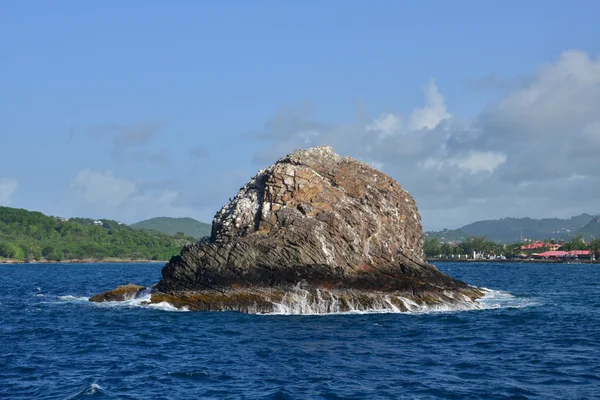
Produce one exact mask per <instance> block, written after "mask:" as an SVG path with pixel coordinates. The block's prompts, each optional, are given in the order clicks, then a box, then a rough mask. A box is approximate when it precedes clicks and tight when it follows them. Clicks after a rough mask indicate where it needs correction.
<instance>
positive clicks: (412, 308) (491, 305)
mask: <svg viewBox="0 0 600 400" xmlns="http://www.w3.org/2000/svg"><path fill="white" fill-rule="evenodd" d="M481 290H483V291H484V292H485V295H484V296H483V297H481V298H480V299H478V300H476V301H471V300H470V299H469V298H467V297H466V296H464V295H462V294H455V293H449V292H447V293H444V294H443V295H444V297H445V298H446V299H449V301H444V300H442V299H440V302H439V303H436V304H424V303H421V304H419V303H417V302H415V301H414V300H412V299H409V298H406V297H402V296H393V295H385V296H381V295H372V296H368V297H367V300H368V301H366V302H361V301H356V300H344V299H342V298H340V297H338V296H336V295H334V294H333V293H331V292H328V291H322V290H317V291H316V292H311V291H308V290H304V289H301V288H295V289H294V290H291V291H289V292H287V293H286V294H285V295H284V297H283V298H282V299H281V301H279V302H273V311H272V312H266V313H265V312H258V311H256V312H253V314H261V315H331V314H382V313H403V314H431V313H450V312H460V311H473V310H492V309H499V308H524V307H531V306H537V305H539V303H538V302H537V301H536V300H535V299H531V298H521V297H516V296H514V295H512V294H511V293H509V292H505V291H502V290H493V289H487V288H481ZM150 297H151V292H150V290H149V289H147V290H146V291H144V292H142V293H141V294H140V295H139V296H137V297H134V298H131V299H128V300H124V301H107V302H101V303H88V304H91V305H93V306H95V307H108V308H149V309H155V310H161V311H176V312H186V311H189V310H188V309H187V308H177V307H175V306H173V305H172V304H170V303H168V302H160V303H151V302H150ZM57 300H59V301H61V302H88V301H89V297H83V296H72V295H66V296H57Z"/></svg>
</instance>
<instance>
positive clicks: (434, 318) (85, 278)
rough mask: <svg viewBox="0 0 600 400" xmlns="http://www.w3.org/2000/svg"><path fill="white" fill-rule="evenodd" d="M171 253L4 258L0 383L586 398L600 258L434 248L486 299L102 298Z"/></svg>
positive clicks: (242, 394) (111, 395)
mask: <svg viewBox="0 0 600 400" xmlns="http://www.w3.org/2000/svg"><path fill="white" fill-rule="evenodd" d="M161 267H162V265H161V264H29V265H0V273H1V274H2V280H0V343H1V346H0V398H6V399H32V398H38V399H88V398H90V399H94V398H98V399H188V398H189V399H196V398H215V399H218V398H228V399H238V398H240V399H317V398H322V399H357V398H369V399H375V398H382V399H402V398H407V399H408V398H410V399H530V398H531V399H533V398H537V399H591V398H598V396H599V393H600V266H599V265H586V264H562V265H548V264H491V263H486V264H459V263H439V264H438V267H439V268H440V269H441V270H442V271H444V272H447V273H449V274H450V275H452V276H454V277H456V278H458V279H461V280H464V281H466V282H468V283H470V284H472V285H475V286H483V287H487V288H489V289H493V290H494V292H491V293H492V294H493V295H492V296H488V297H487V298H486V300H485V301H486V302H487V303H488V304H487V307H485V309H481V310H473V311H461V312H458V311H455V312H437V313H415V314H390V313H388V314H350V315H349V314H345V315H320V316H311V315H304V316H300V315H247V314H240V313H235V312H218V313H200V312H171V311H172V310H171V309H170V308H168V307H165V308H164V309H161V308H148V307H142V306H139V305H135V304H125V305H114V304H112V305H98V304H91V303H89V302H88V301H87V299H88V298H89V296H91V295H93V294H96V293H99V292H102V291H104V290H108V289H111V288H114V287H115V286H117V285H119V284H123V283H129V282H133V283H138V284H145V285H151V284H153V283H155V282H157V281H158V280H159V277H160V268H161Z"/></svg>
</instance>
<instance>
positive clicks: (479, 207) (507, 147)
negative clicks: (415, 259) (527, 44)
mask: <svg viewBox="0 0 600 400" xmlns="http://www.w3.org/2000/svg"><path fill="white" fill-rule="evenodd" d="M501 81H506V82H511V84H510V85H509V86H508V87H506V88H505V89H506V90H505V91H504V95H503V97H501V98H500V100H498V101H496V102H494V103H492V104H489V105H487V106H486V107H484V108H483V111H482V112H481V113H480V114H479V115H477V116H476V117H474V118H472V119H471V120H462V119H461V118H460V117H459V116H457V115H452V114H451V113H450V112H449V111H448V110H447V108H446V104H445V100H444V97H443V96H442V94H441V93H440V92H439V90H438V88H437V86H436V85H435V82H434V81H431V82H430V83H429V85H428V86H427V87H426V99H427V102H426V105H425V106H424V107H421V108H416V109H413V110H409V112H408V113H406V114H404V115H408V117H403V116H402V114H400V113H389V112H384V113H380V114H377V115H378V116H377V117H375V118H368V117H364V116H362V115H361V116H360V117H359V118H358V121H357V122H355V123H340V124H337V125H325V124H320V123H319V122H317V121H314V120H311V119H310V118H308V115H307V113H306V112H301V113H293V112H292V113H288V114H286V115H285V118H283V116H282V115H281V114H278V115H277V118H276V119H275V121H276V123H267V124H266V126H268V127H269V128H270V129H269V130H268V136H267V135H263V137H262V138H263V139H264V138H265V137H268V144H267V145H266V148H265V149H264V150H262V152H261V155H262V157H261V158H260V160H261V166H262V167H264V166H265V165H263V164H262V163H264V164H266V163H267V162H272V161H273V160H276V159H277V158H279V157H281V156H282V155H283V154H285V153H286V152H289V151H291V150H293V149H296V148H299V147H306V146H307V143H304V141H303V140H302V138H299V137H298V132H301V131H303V130H306V129H308V128H311V129H316V130H318V131H319V133H320V135H319V138H318V139H319V144H329V145H331V146H333V148H334V150H335V151H336V152H338V153H340V154H342V155H350V156H353V157H355V158H358V159H362V160H368V162H369V163H370V164H371V165H374V166H382V165H385V169H386V173H388V174H390V175H391V176H392V177H393V178H395V179H397V180H398V181H399V182H400V183H401V184H402V186H403V187H404V188H406V189H407V190H409V191H410V193H411V194H412V195H413V196H414V197H415V199H416V200H417V204H418V205H419V208H420V209H421V210H422V211H423V222H424V225H425V226H426V228H428V229H431V228H435V229H438V228H444V227H448V228H455V227H459V226H461V225H463V224H466V223H469V222H472V221H475V220H477V219H483V218H499V217H508V216H527V215H530V216H532V217H544V216H558V217H568V216H570V215H575V214H577V213H582V212H589V213H598V212H600V209H598V206H597V201H596V199H597V198H598V197H599V196H600V163H599V162H598V154H599V152H600V112H599V111H600V108H599V107H600V106H599V105H600V58H595V59H593V58H591V57H590V56H589V55H588V54H586V53H584V52H581V51H567V52H564V53H563V54H561V55H560V57H559V58H558V59H557V60H556V61H555V62H553V63H548V64H545V65H543V66H541V67H540V68H538V69H537V70H535V71H533V72H532V74H531V75H530V76H528V77H527V79H523V77H522V76H521V77H519V79H512V78H507V79H504V78H502V77H500V79H499V80H498V82H501ZM287 110H288V111H289V110H293V108H288V109H287ZM302 110H303V109H302V108H299V111H302ZM311 112H312V110H311ZM311 116H312V114H311ZM300 128H302V129H300ZM314 144H315V143H310V145H314ZM474 199H476V200H474Z"/></svg>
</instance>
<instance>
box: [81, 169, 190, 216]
mask: <svg viewBox="0 0 600 400" xmlns="http://www.w3.org/2000/svg"><path fill="white" fill-rule="evenodd" d="M144 186H146V187H145V188H144ZM71 192H72V193H73V198H74V199H75V200H76V201H77V203H78V204H77V209H80V210H83V211H84V212H85V215H101V216H103V217H106V218H114V219H119V220H123V221H128V222H134V221H138V220H140V219H145V218H150V217H156V216H168V217H185V216H193V215H194V212H193V210H192V209H191V208H190V207H188V206H186V205H183V204H180V201H179V200H180V196H179V192H177V191H176V190H172V189H167V188H160V187H153V185H140V184H138V183H136V182H133V181H131V180H128V179H125V178H119V177H117V176H115V175H114V174H113V173H112V172H111V171H94V170H90V169H85V170H82V171H80V172H79V173H78V174H77V176H76V177H75V179H74V180H73V182H72V183H71Z"/></svg>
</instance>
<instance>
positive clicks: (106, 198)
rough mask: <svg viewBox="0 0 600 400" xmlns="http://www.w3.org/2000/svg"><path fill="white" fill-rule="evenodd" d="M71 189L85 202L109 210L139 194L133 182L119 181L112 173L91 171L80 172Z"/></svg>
mask: <svg viewBox="0 0 600 400" xmlns="http://www.w3.org/2000/svg"><path fill="white" fill-rule="evenodd" d="M71 188H72V189H73V191H74V192H75V193H76V195H77V196H78V197H79V198H80V199H81V200H83V201H84V202H86V203H88V204H92V205H98V206H102V207H107V208H114V207H119V206H121V205H123V203H125V202H126V201H128V200H130V199H131V198H132V197H133V196H134V195H135V194H136V192H137V189H136V185H135V183H133V182H130V181H128V180H126V179H119V178H117V177H115V176H114V175H113V174H112V172H110V171H105V172H98V171H92V170H89V169H84V170H83V171H79V173H78V174H77V176H76V177H75V180H74V181H73V183H72V185H71Z"/></svg>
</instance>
